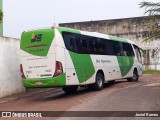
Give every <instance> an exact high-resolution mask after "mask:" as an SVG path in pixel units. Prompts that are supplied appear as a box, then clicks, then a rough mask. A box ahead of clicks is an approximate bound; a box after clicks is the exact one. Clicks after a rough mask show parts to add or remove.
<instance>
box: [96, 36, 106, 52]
mask: <svg viewBox="0 0 160 120" xmlns="http://www.w3.org/2000/svg"><path fill="white" fill-rule="evenodd" d="M97 49H98V50H97V53H98V54H99V55H104V53H105V49H104V42H103V39H101V38H97Z"/></svg>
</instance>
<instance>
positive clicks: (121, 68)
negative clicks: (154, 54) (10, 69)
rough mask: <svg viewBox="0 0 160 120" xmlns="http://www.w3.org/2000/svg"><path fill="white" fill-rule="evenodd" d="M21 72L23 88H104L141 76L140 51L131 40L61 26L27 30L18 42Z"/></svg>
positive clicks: (66, 89) (70, 90)
mask: <svg viewBox="0 0 160 120" xmlns="http://www.w3.org/2000/svg"><path fill="white" fill-rule="evenodd" d="M20 51H21V52H20V58H21V59H20V60H21V64H20V71H21V77H22V81H23V85H24V87H25V88H41V87H42V88H48V87H62V89H63V91H64V92H66V93H72V92H76V91H77V88H78V87H79V86H88V87H89V88H91V89H94V90H101V89H103V86H104V83H108V82H113V81H115V80H120V79H127V80H128V81H138V79H139V76H141V75H142V49H141V48H140V47H138V45H136V44H135V43H134V42H133V41H131V40H128V39H123V38H119V37H115V36H111V35H105V34H101V33H97V32H86V31H80V30H76V29H71V28H64V27H51V28H43V29H36V30H30V31H26V32H23V33H22V36H21V41H20Z"/></svg>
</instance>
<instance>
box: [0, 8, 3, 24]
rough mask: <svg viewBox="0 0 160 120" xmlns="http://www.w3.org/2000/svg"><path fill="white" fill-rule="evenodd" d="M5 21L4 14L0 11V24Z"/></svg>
mask: <svg viewBox="0 0 160 120" xmlns="http://www.w3.org/2000/svg"><path fill="white" fill-rule="evenodd" d="M2 20H3V12H2V11H1V10H0V23H1V22H2Z"/></svg>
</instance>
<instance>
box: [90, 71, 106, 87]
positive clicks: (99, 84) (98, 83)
mask: <svg viewBox="0 0 160 120" xmlns="http://www.w3.org/2000/svg"><path fill="white" fill-rule="evenodd" d="M103 86H104V77H103V75H102V74H101V73H97V75H96V81H95V83H94V84H92V85H89V88H90V89H93V90H102V89H103Z"/></svg>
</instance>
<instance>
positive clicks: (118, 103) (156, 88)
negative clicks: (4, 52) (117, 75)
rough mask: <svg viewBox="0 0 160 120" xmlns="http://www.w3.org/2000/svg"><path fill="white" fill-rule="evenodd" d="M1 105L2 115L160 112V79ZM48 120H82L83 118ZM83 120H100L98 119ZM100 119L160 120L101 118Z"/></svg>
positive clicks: (54, 92) (49, 92)
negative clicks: (10, 112) (59, 112)
mask: <svg viewBox="0 0 160 120" xmlns="http://www.w3.org/2000/svg"><path fill="white" fill-rule="evenodd" d="M38 91H39V90H38ZM0 103H1V104H0V111H160V75H144V76H143V77H141V78H140V80H139V81H138V82H126V80H121V81H118V82H116V83H114V84H110V85H108V84H107V85H105V88H104V89H103V90H101V91H90V90H88V89H86V88H83V89H81V90H79V91H78V92H77V93H76V94H74V95H66V94H65V93H64V92H63V91H62V90H61V89H60V88H56V89H45V90H44V89H43V90H41V92H40V93H37V92H35V91H34V93H32V92H31V91H29V92H27V93H25V94H23V95H22V94H20V95H16V96H11V97H8V98H5V99H0ZM90 114H93V113H90ZM0 119H2V118H0ZM3 119H4V118H3ZM26 119H27V118H26ZM30 119H31V118H30ZM41 119H44V118H41ZM41 119H40V120H41ZM46 119H51V120H53V119H60V120H63V119H68V120H70V119H71V120H75V119H78V120H79V119H81V118H73V117H72V118H69V117H68V118H64V117H62V118H58V117H54V118H46ZM83 119H85V120H88V119H95V120H97V118H96V117H94V118H88V117H87V118H83ZM99 119H109V120H119V119H120V120H124V119H130V120H134V119H136V120H137V119H138V120H139V119H140V120H153V119H155V120H156V119H157V120H159V119H160V118H153V117H152V118H144V117H141V118H140V117H138V118H131V117H130V118H122V117H121V118H117V117H116V118H111V117H108V118H104V117H101V118H99Z"/></svg>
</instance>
